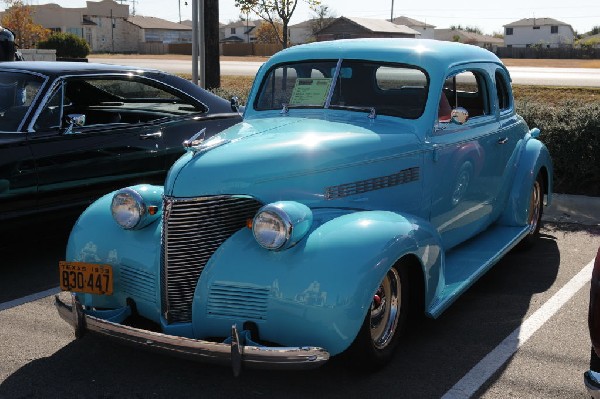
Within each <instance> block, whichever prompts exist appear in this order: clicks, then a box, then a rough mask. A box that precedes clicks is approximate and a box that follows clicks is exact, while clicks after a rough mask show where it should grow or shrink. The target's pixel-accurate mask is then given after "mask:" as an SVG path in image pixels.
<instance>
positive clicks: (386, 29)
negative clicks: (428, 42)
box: [333, 17, 421, 35]
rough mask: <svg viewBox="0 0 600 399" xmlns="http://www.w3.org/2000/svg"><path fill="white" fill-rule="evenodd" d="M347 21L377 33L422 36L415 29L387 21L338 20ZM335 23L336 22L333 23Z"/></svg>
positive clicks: (370, 19) (369, 19)
mask: <svg viewBox="0 0 600 399" xmlns="http://www.w3.org/2000/svg"><path fill="white" fill-rule="evenodd" d="M341 19H346V20H348V21H350V22H352V23H354V24H356V25H360V26H361V27H363V28H365V29H367V30H370V31H371V32H376V33H403V34H406V35H421V33H419V32H417V31H416V30H414V29H411V28H409V27H408V26H406V25H397V24H394V23H392V22H390V21H386V20H385V19H374V18H359V17H340V18H338V20H341ZM333 23H335V21H334V22H333Z"/></svg>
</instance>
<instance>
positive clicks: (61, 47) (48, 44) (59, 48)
mask: <svg viewBox="0 0 600 399" xmlns="http://www.w3.org/2000/svg"><path fill="white" fill-rule="evenodd" d="M37 47H38V48H40V49H54V50H56V57H57V58H85V57H87V55H88V54H89V53H90V46H89V45H88V44H87V42H86V41H85V39H83V38H81V37H79V36H77V35H74V34H72V33H60V32H58V33H53V34H51V35H50V37H48V39H46V40H44V41H41V42H39V43H38V45H37Z"/></svg>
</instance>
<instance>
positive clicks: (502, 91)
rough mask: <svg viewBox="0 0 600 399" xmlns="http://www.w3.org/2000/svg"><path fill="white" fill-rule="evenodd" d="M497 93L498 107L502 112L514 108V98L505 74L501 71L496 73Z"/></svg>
mask: <svg viewBox="0 0 600 399" xmlns="http://www.w3.org/2000/svg"><path fill="white" fill-rule="evenodd" d="M496 92H497V93H498V107H499V108H500V111H501V112H502V111H505V110H508V109H511V108H512V102H511V100H512V96H511V94H510V93H511V92H510V86H509V85H508V81H507V80H506V78H505V77H504V74H503V73H502V72H500V71H499V70H498V71H496Z"/></svg>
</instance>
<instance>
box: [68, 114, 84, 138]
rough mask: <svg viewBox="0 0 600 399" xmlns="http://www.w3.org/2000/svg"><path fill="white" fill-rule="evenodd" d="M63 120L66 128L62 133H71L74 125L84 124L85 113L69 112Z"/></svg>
mask: <svg viewBox="0 0 600 399" xmlns="http://www.w3.org/2000/svg"><path fill="white" fill-rule="evenodd" d="M65 122H66V123H67V128H66V129H65V132H64V134H71V133H73V128H74V127H81V126H83V125H85V114H69V115H67V116H66V118H65Z"/></svg>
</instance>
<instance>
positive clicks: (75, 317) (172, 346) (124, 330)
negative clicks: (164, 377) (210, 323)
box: [55, 294, 329, 376]
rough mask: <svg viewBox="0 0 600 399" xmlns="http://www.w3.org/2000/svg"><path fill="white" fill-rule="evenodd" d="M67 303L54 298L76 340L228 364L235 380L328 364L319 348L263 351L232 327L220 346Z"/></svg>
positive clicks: (278, 348)
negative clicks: (108, 341) (88, 337)
mask: <svg viewBox="0 0 600 399" xmlns="http://www.w3.org/2000/svg"><path fill="white" fill-rule="evenodd" d="M71 301H72V303H71V304H68V303H65V302H63V301H62V300H61V298H60V297H59V296H58V295H56V296H55V305H56V308H57V309H58V313H59V315H60V316H61V318H62V319H63V320H65V321H66V322H67V323H69V324H71V325H72V326H73V327H74V328H75V336H76V337H77V338H80V337H82V336H83V335H84V334H85V333H86V332H90V333H94V334H98V335H102V336H105V337H109V338H112V339H115V340H117V341H120V342H122V343H126V344H130V345H134V346H139V347H144V348H146V349H149V350H152V351H156V352H161V353H167V354H170V355H175V356H180V357H185V358H190V359H193V360H198V361H201V362H207V363H216V364H221V365H227V364H230V365H231V367H232V369H233V374H234V375H236V376H237V375H239V373H240V371H241V369H242V367H244V368H256V369H280V370H282V369H284V370H285V369H288V370H301V369H312V368H316V367H319V366H321V365H322V364H324V363H325V362H327V360H329V353H328V352H327V351H325V350H324V349H323V348H318V347H310V346H301V347H267V346H261V345H258V344H255V343H254V342H252V341H250V340H249V338H247V337H246V334H241V333H240V332H238V329H237V327H236V325H233V326H232V327H231V337H230V338H228V339H227V340H225V342H223V343H218V342H210V341H203V340H197V339H191V338H185V337H178V336H173V335H166V334H161V333H157V332H153V331H147V330H143V329H139V328H134V327H130V326H125V325H122V324H117V323H113V322H110V321H107V320H103V319H101V318H98V317H95V316H92V315H89V314H86V313H85V311H84V309H83V306H82V305H81V302H80V301H79V300H78V298H77V296H76V295H75V294H71Z"/></svg>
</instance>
